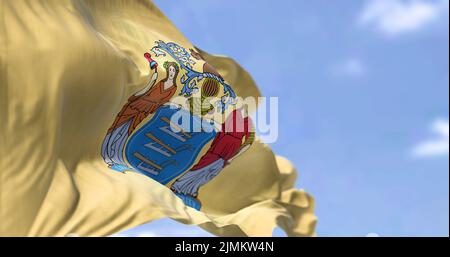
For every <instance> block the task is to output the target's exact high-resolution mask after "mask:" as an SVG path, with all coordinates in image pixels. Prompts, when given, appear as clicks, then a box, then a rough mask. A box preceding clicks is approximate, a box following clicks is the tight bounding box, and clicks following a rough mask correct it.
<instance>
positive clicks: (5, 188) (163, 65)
mask: <svg viewBox="0 0 450 257" xmlns="http://www.w3.org/2000/svg"><path fill="white" fill-rule="evenodd" d="M174 4H176V3H174ZM0 17H1V22H0V121H1V122H0V156H1V158H0V220H1V222H0V236H65V235H69V234H77V235H80V236H105V235H111V234H113V233H116V232H119V231H121V230H124V229H128V228H131V227H134V226H137V225H140V224H143V223H147V222H150V221H152V220H156V219H160V218H164V217H168V218H171V219H174V220H176V221H179V222H181V223H184V224H193V225H198V226H200V227H202V228H203V229H205V230H207V231H209V232H211V233H213V234H215V235H219V236H270V235H272V231H273V229H274V228H275V227H276V226H280V227H281V228H282V229H284V230H285V231H286V233H287V234H288V235H289V236H313V235H315V224H316V217H315V215H314V213H313V208H314V200H313V198H312V197H311V196H310V195H308V194H307V193H305V192H304V191H303V190H298V189H295V188H294V182H295V180H296V171H295V169H294V168H293V166H292V165H291V163H290V162H289V161H288V160H286V159H284V158H282V157H278V156H276V155H274V153H273V152H272V151H271V149H270V148H269V147H268V146H267V145H265V144H264V143H262V142H261V141H260V140H259V139H258V137H257V136H255V132H254V124H253V121H252V120H251V118H250V117H249V116H250V115H249V111H248V110H246V109H245V108H240V109H239V108H234V107H233V106H235V105H236V101H235V99H237V97H238V96H241V97H247V96H253V97H257V96H260V92H259V90H258V88H257V87H256V85H255V83H254V82H253V80H252V78H251V77H250V76H249V75H248V73H247V72H245V71H244V70H243V69H242V68H241V67H240V66H239V65H238V64H237V63H236V62H234V61H233V60H232V59H230V58H227V57H223V56H214V55H210V54H208V53H206V52H204V51H202V50H201V49H199V48H197V47H195V46H194V45H192V44H191V43H190V42H189V41H188V40H187V39H186V38H185V37H184V36H183V35H182V34H181V32H180V31H178V29H177V28H176V27H175V26H174V25H173V24H171V22H170V21H169V20H168V19H167V18H166V17H165V16H164V15H163V14H162V13H161V12H160V11H159V10H158V9H157V8H156V7H155V5H154V4H153V3H152V2H150V1H145V0H133V1H130V0H126V1H125V0H58V1H56V0H49V1H25V0H0ZM206 98H208V99H209V98H212V99H216V100H214V101H211V102H208V103H207V104H206V105H205V104H203V100H204V99H206ZM198 99H200V100H201V102H200V103H201V104H200V105H198V104H197V105H196V103H197V102H198V101H197V100H198ZM186 106H188V107H186ZM250 112H251V111H250ZM217 114H218V115H217ZM174 115H180V117H187V120H188V121H189V122H184V123H181V125H180V124H177V123H176V122H174V119H173V118H172V117H173V116H174ZM208 115H209V116H208ZM210 116H211V117H213V116H214V117H216V116H219V117H222V118H223V120H221V121H217V120H215V119H213V118H210V119H209V120H208V119H207V118H206V117H210ZM205 120H206V121H208V122H205ZM186 124H187V125H186ZM233 124H234V125H233ZM239 124H240V125H242V128H243V129H242V130H241V131H238V130H236V125H239ZM194 127H200V130H195V128H194Z"/></svg>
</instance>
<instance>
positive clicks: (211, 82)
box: [189, 78, 220, 116]
mask: <svg viewBox="0 0 450 257" xmlns="http://www.w3.org/2000/svg"><path fill="white" fill-rule="evenodd" d="M219 90H220V86H219V82H218V81H217V80H215V79H213V78H205V79H203V83H202V84H201V86H200V97H191V98H189V104H190V110H191V112H192V113H196V114H198V113H201V115H202V116H203V115H205V114H207V113H208V112H210V111H211V110H212V109H214V105H213V104H212V103H211V102H209V101H207V100H206V99H207V98H213V97H217V95H218V94H219Z"/></svg>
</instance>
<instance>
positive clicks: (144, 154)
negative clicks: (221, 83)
mask: <svg viewBox="0 0 450 257" xmlns="http://www.w3.org/2000/svg"><path fill="white" fill-rule="evenodd" d="M177 112H178V113H177ZM175 113H177V115H181V116H183V117H185V118H186V117H188V119H189V122H187V123H184V124H183V125H179V124H176V123H174V122H172V121H171V118H172V115H174V114H175ZM185 121H186V119H185ZM199 128H203V130H201V131H199ZM195 129H197V130H195ZM193 131H194V132H193ZM195 131H199V132H195ZM215 135H216V131H215V129H214V126H213V125H212V124H210V123H208V122H206V121H203V120H202V119H201V118H200V117H198V116H194V115H191V114H190V112H189V111H186V110H182V109H181V110H180V109H172V108H170V107H169V106H164V107H161V108H159V109H158V110H157V111H156V113H155V115H154V116H153V117H152V119H151V120H150V121H149V122H147V123H146V124H145V125H144V126H142V127H141V128H140V129H138V130H137V131H136V132H135V133H133V134H132V135H131V137H130V139H129V140H128V142H127V145H126V146H125V158H126V159H127V161H128V163H129V164H130V165H131V166H132V168H133V169H134V170H135V171H137V172H139V173H141V174H143V175H146V176H148V177H150V178H152V179H154V180H156V181H158V182H160V183H161V184H164V185H166V184H167V183H169V182H170V181H171V180H173V179H174V178H176V177H177V176H179V175H180V174H181V173H183V172H185V171H186V170H188V169H189V168H190V167H191V166H192V165H193V164H194V161H195V159H196V158H197V156H198V154H199V152H200V151H201V149H202V148H203V147H204V146H205V144H207V143H208V142H210V141H211V140H212V139H213V138H214V137H215Z"/></svg>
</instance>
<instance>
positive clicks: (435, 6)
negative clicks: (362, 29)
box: [359, 0, 448, 36]
mask: <svg viewBox="0 0 450 257" xmlns="http://www.w3.org/2000/svg"><path fill="white" fill-rule="evenodd" d="M445 12H448V0H434V1H433V0H370V1H369V2H368V3H367V4H366V6H365V7H364V9H363V11H362V13H361V15H360V17H359V22H360V24H361V25H363V26H375V28H376V29H377V30H379V31H380V32H382V33H383V34H385V35H387V36H396V35H398V34H401V33H405V32H411V31H416V30H419V29H422V28H423V27H425V26H426V25H428V24H430V23H432V22H433V21H435V20H436V19H437V18H439V17H440V16H441V15H442V14H443V13H445Z"/></svg>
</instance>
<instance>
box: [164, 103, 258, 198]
mask: <svg viewBox="0 0 450 257" xmlns="http://www.w3.org/2000/svg"><path fill="white" fill-rule="evenodd" d="M243 111H244V110H242V109H239V110H234V111H233V112H232V113H231V114H230V116H229V117H228V118H227V119H226V121H225V123H223V124H222V131H220V132H219V133H218V134H217V135H216V137H215V138H214V141H213V142H212V144H211V147H210V148H209V150H208V152H206V154H205V155H203V157H202V158H201V159H200V161H199V162H198V163H197V164H196V165H195V166H194V167H192V168H191V170H190V171H188V172H186V173H185V174H184V175H182V176H181V177H180V178H178V179H177V180H176V181H175V182H174V183H173V184H172V186H171V189H172V191H174V192H175V193H178V194H182V195H185V196H189V197H192V198H194V199H195V198H197V196H198V190H199V188H200V187H201V186H203V185H204V184H206V183H208V182H209V181H211V180H212V179H213V178H214V177H216V176H217V175H218V174H219V173H220V171H221V170H222V169H223V168H224V167H225V166H226V165H227V164H228V163H229V162H230V160H231V159H233V158H234V157H236V156H237V155H239V154H241V153H242V152H244V151H246V150H247V149H248V147H249V146H250V145H251V143H252V142H253V139H254V132H252V131H251V121H249V117H247V115H246V113H244V115H243ZM244 138H245V142H244V143H243V139H244ZM197 201H198V200H197Z"/></svg>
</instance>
